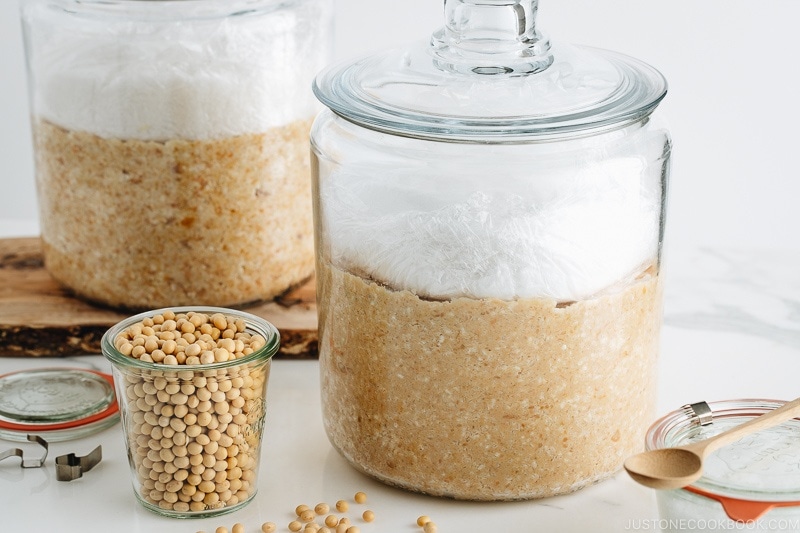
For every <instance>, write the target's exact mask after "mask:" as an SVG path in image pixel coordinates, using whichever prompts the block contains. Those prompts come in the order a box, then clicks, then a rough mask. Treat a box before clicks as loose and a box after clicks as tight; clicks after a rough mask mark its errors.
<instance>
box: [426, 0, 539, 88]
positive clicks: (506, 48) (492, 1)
mask: <svg viewBox="0 0 800 533" xmlns="http://www.w3.org/2000/svg"><path fill="white" fill-rule="evenodd" d="M538 4H539V1H538V0H444V16H445V25H444V27H442V28H440V29H439V30H437V31H436V32H434V33H433V35H432V36H431V52H432V53H433V56H434V62H435V64H436V66H437V67H438V68H440V69H442V70H447V71H451V72H459V73H463V74H478V75H497V74H501V75H502V74H505V75H525V74H533V73H536V72H541V71H542V70H545V69H546V68H547V67H549V66H550V65H551V64H552V63H553V55H552V53H551V52H550V42H549V41H548V40H547V38H545V37H544V36H543V35H542V34H541V33H540V32H539V31H538V30H537V29H536V12H537V10H538Z"/></svg>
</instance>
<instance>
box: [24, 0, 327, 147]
mask: <svg viewBox="0 0 800 533" xmlns="http://www.w3.org/2000/svg"><path fill="white" fill-rule="evenodd" d="M156 7H159V6H156ZM312 9H313V10H320V9H329V5H328V4H327V3H325V2H319V3H307V5H306V6H305V7H304V8H301V7H298V8H296V9H278V10H275V11H274V12H271V13H268V14H266V15H262V14H258V15H255V16H249V15H246V14H245V15H236V16H229V17H216V18H211V17H209V18H208V19H207V20H202V18H201V19H199V20H194V21H192V23H191V24H180V23H174V22H172V21H166V22H164V21H158V20H154V21H152V22H148V21H134V22H126V21H119V20H117V21H108V20H106V21H103V20H101V21H99V22H98V21H95V22H92V21H91V18H90V16H89V15H87V17H74V18H72V19H70V18H67V17H64V16H50V15H48V14H47V13H46V12H42V13H37V14H36V16H38V17H39V21H38V22H37V24H39V25H40V28H42V29H41V30H40V31H38V32H36V41H35V42H32V43H29V45H30V46H31V48H32V49H35V50H36V53H35V55H34V56H32V57H33V58H34V59H35V64H34V65H33V71H34V75H35V76H36V79H35V83H34V86H35V90H34V92H33V99H34V109H35V110H36V111H37V114H38V115H39V116H40V117H42V118H44V119H46V120H48V121H50V122H52V123H54V124H57V125H59V126H61V127H63V128H66V129H69V130H73V131H87V132H90V133H94V134H96V135H99V136H101V137H105V138H120V139H140V140H165V139H173V138H182V139H219V138H225V137H232V136H235V135H240V134H246V133H258V132H263V131H266V130H268V129H269V128H271V127H275V126H281V125H283V124H286V123H288V122H291V121H293V120H297V119H298V118H305V117H309V116H312V115H313V113H314V112H315V110H316V109H317V106H316V103H315V101H314V98H313V95H311V94H310V91H309V87H308V85H309V79H310V78H311V77H312V76H313V74H314V73H315V72H316V71H317V70H319V69H320V68H322V67H323V66H324V57H322V56H320V54H319V53H318V50H319V48H320V45H319V43H318V40H319V38H320V37H319V35H326V34H327V31H321V29H320V28H317V27H315V25H317V24H319V23H320V22H319V21H324V23H325V24H327V23H328V17H326V16H320V15H319V13H314V14H313V16H311V10H312ZM56 14H57V12H56ZM31 16H34V15H31ZM48 18H50V20H51V24H52V27H51V28H50V30H49V31H47V30H45V29H44V24H46V22H45V21H47V20H48ZM66 23H72V24H74V27H72V28H70V27H65V24H66ZM303 34H307V35H308V37H306V38H303V37H301V35H303Z"/></svg>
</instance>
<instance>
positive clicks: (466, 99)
mask: <svg viewBox="0 0 800 533" xmlns="http://www.w3.org/2000/svg"><path fill="white" fill-rule="evenodd" d="M537 4H538V0H502V1H500V0H445V26H444V27H443V28H442V29H440V30H438V31H436V32H435V33H434V34H433V35H432V37H431V40H430V42H429V43H427V44H419V45H417V46H414V47H412V48H409V49H397V50H389V51H385V52H383V53H379V54H377V55H372V56H368V57H363V58H361V59H358V60H356V61H354V62H350V63H344V64H339V65H334V66H331V67H329V68H328V69H326V70H324V71H323V72H321V73H320V74H319V76H318V77H317V79H316V80H315V82H314V92H315V94H316V95H317V98H319V99H320V101H322V102H323V103H324V104H325V105H326V106H328V107H329V108H330V109H331V110H333V111H334V112H335V113H337V114H338V115H340V116H342V117H344V118H345V119H347V120H350V121H352V122H355V123H357V124H359V125H361V126H364V127H367V128H371V129H375V130H379V131H383V132H387V133H391V134H395V135H403V136H411V137H417V138H429V139H433V140H450V141H458V142H486V141H487V140H488V141H490V142H491V141H495V142H496V141H502V140H506V139H507V140H518V139H531V140H538V139H543V140H544V139H548V138H553V137H561V136H564V135H583V134H586V133H587V132H588V133H595V131H596V130H600V131H602V130H605V129H609V128H614V127H618V126H621V125H626V124H629V123H630V122H633V121H636V120H639V119H641V118H643V117H646V116H647V115H648V114H650V113H651V112H652V111H653V110H654V109H655V107H656V106H657V105H658V104H659V102H660V101H661V100H662V99H663V98H664V96H665V95H666V91H667V83H666V80H665V79H664V77H663V76H662V75H661V74H660V73H659V72H658V71H657V70H655V69H654V68H653V67H650V66H649V65H647V64H645V63H643V62H641V61H638V60H636V59H633V58H631V57H628V56H625V55H622V54H618V53H614V52H610V51H607V50H601V49H596V48H589V47H578V46H569V45H565V44H551V43H550V41H549V40H548V39H547V38H545V37H544V36H543V35H542V34H541V33H540V32H539V31H538V30H537V29H536V27H535V24H534V21H535V16H536V11H537Z"/></svg>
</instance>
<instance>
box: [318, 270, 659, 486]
mask: <svg viewBox="0 0 800 533" xmlns="http://www.w3.org/2000/svg"><path fill="white" fill-rule="evenodd" d="M318 277H319V287H320V294H319V304H320V309H321V310H322V313H321V315H320V360H321V372H322V399H323V410H324V421H325V428H326V431H327V433H328V436H329V438H330V440H331V442H332V443H333V445H334V446H335V447H336V448H337V449H338V450H339V451H340V452H341V453H342V454H343V455H344V456H345V457H346V458H347V459H348V460H349V461H350V462H351V463H353V464H354V465H355V466H356V467H357V468H359V469H360V470H362V471H364V472H365V473H367V474H369V475H372V476H374V477H376V478H379V479H381V480H383V481H385V482H388V483H390V484H394V485H398V486H401V487H405V488H409V489H412V490H416V491H421V492H425V493H429V494H434V495H441V496H449V497H454V498H459V499H473V500H505V499H527V498H539V497H544V496H552V495H556V494H562V493H568V492H571V491H574V490H577V489H579V488H581V487H584V486H586V485H588V484H591V483H594V482H596V481H598V480H601V479H603V478H606V477H608V476H610V475H611V474H612V473H614V472H615V471H617V470H618V469H619V468H620V467H621V465H622V462H623V460H624V459H625V458H626V457H627V456H628V455H630V454H632V453H634V452H636V451H638V450H639V449H640V448H641V444H642V442H643V435H644V432H645V430H646V429H647V426H648V424H649V423H650V421H651V420H652V416H653V410H654V402H655V392H656V389H655V385H656V380H655V373H656V360H657V352H658V342H659V341H658V333H659V325H660V321H661V290H660V283H659V277H658V276H657V275H656V274H655V273H654V272H653V271H651V272H647V273H645V274H643V275H642V276H640V278H639V279H638V280H637V281H635V282H633V283H631V284H630V285H628V286H626V287H624V288H623V289H622V290H620V291H618V292H615V293H613V294H606V295H603V296H599V297H597V298H594V299H590V300H586V301H580V302H574V303H571V304H569V305H558V304H557V302H555V301H553V300H545V299H528V300H519V301H502V300H497V299H470V298H458V299H455V300H452V301H429V300H423V299H420V298H419V297H417V296H416V295H415V294H413V293H411V292H409V291H396V290H391V289H390V288H387V287H384V286H381V285H379V284H377V283H375V282H372V281H369V280H365V279H362V278H361V277H358V276H355V275H352V274H350V273H348V272H344V271H342V270H340V269H338V268H336V267H333V266H331V265H330V264H326V263H324V262H322V263H318Z"/></svg>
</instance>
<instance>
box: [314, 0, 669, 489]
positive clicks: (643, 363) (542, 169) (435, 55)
mask: <svg viewBox="0 0 800 533" xmlns="http://www.w3.org/2000/svg"><path fill="white" fill-rule="evenodd" d="M536 7H537V6H536V1H535V0H512V1H506V2H495V1H490V0H447V1H446V2H445V18H446V24H445V27H444V28H443V29H442V30H439V31H437V32H436V33H434V34H433V37H432V39H431V41H430V43H429V44H422V45H420V46H418V47H416V48H412V49H409V50H394V51H388V52H384V53H381V54H378V55H374V56H369V57H365V58H363V59H360V60H357V61H355V62H352V63H348V64H343V65H336V66H332V67H330V68H329V69H327V70H326V71H324V72H323V73H321V74H320V75H319V76H318V77H317V79H316V82H315V92H316V94H317V96H318V98H320V100H321V101H322V102H323V103H325V104H326V106H328V108H329V110H324V111H323V112H322V113H321V114H320V115H319V116H318V118H317V120H316V122H315V124H314V126H313V128H312V134H311V139H312V148H313V154H314V160H313V162H312V166H313V171H314V198H315V224H316V238H317V243H316V245H317V284H318V285H317V290H318V304H319V328H320V329H319V334H320V344H319V349H320V363H321V385H322V401H323V414H324V423H325V428H326V431H327V433H328V436H329V438H330V440H331V442H332V443H333V445H334V447H335V448H336V449H337V450H339V452H341V454H342V455H343V456H344V457H345V458H347V460H348V461H350V462H351V463H352V464H353V465H354V466H355V467H356V468H358V469H360V470H362V471H363V472H366V473H367V474H369V475H371V476H374V477H376V478H378V479H381V480H383V481H385V482H387V483H390V484H393V485H398V486H401V487H405V488H408V489H412V490H415V491H421V492H425V493H429V494H435V495H442V496H449V497H454V498H461V499H474V500H505V499H525V498H537V497H544V496H550V495H555V494H560V493H567V492H571V491H574V490H577V489H579V488H581V487H584V486H586V485H589V484H591V483H594V482H596V481H599V480H601V479H603V478H606V477H608V476H610V475H611V474H612V473H614V472H615V471H617V470H618V469H619V468H620V467H621V465H622V462H623V460H624V458H626V457H627V456H628V455H630V454H631V453H633V452H635V451H637V450H638V449H640V448H641V439H642V435H643V434H644V432H645V430H646V429H647V427H648V424H649V422H650V421H651V420H652V417H653V410H654V401H655V383H656V362H657V354H658V347H659V329H660V323H661V307H662V305H661V301H662V299H661V294H662V287H661V274H660V271H661V269H660V267H661V250H662V238H663V233H664V208H665V198H666V185H667V176H668V172H669V158H670V150H671V141H670V137H669V134H668V132H667V130H666V129H665V126H664V125H663V124H662V122H661V121H660V120H659V119H658V118H657V116H656V115H654V114H653V111H654V109H655V108H656V106H657V105H658V103H659V102H660V101H661V99H662V98H663V97H664V95H665V93H666V82H665V80H664V78H663V77H662V76H661V75H660V74H659V73H658V72H657V71H656V70H654V69H653V68H651V67H649V66H648V65H646V64H644V63H641V62H639V61H637V60H634V59H632V58H630V57H627V56H623V55H620V54H616V53H612V52H608V51H603V50H598V49H592V48H585V47H572V46H567V45H561V44H557V43H554V44H552V45H551V44H550V42H549V40H547V39H545V38H544V37H543V36H542V34H540V33H539V32H538V31H537V30H536V29H535V27H534V25H533V20H534V15H535V12H536Z"/></svg>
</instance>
